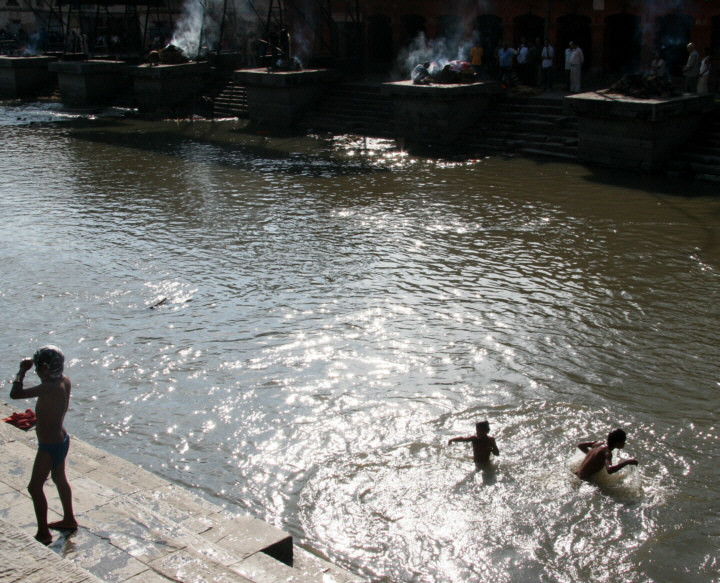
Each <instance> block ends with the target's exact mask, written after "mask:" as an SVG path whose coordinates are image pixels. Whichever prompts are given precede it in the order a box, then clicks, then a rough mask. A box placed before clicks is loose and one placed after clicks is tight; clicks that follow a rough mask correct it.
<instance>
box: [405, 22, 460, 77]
mask: <svg viewBox="0 0 720 583" xmlns="http://www.w3.org/2000/svg"><path fill="white" fill-rule="evenodd" d="M470 48H471V43H470V41H466V40H463V39H462V37H461V36H460V35H458V36H456V37H455V38H445V37H439V38H434V39H429V40H428V39H427V38H426V37H425V33H423V32H420V33H418V35H417V36H416V37H415V39H413V41H412V42H411V43H410V45H409V46H408V47H406V48H404V49H403V50H402V51H400V54H399V55H398V56H397V58H396V60H395V66H394V68H393V77H394V78H395V79H407V78H408V77H409V75H410V72H411V71H412V70H413V68H414V67H415V65H417V64H418V63H424V62H426V61H427V62H429V63H430V73H431V74H433V75H434V74H436V73H437V72H439V71H440V70H442V68H443V67H444V66H445V65H447V64H448V63H449V62H450V61H455V60H458V61H465V60H467V58H468V53H469V51H470Z"/></svg>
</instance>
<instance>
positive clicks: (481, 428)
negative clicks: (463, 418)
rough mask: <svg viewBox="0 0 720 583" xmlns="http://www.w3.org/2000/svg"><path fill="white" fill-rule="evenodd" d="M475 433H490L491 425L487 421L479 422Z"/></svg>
mask: <svg viewBox="0 0 720 583" xmlns="http://www.w3.org/2000/svg"><path fill="white" fill-rule="evenodd" d="M475 431H476V432H477V433H481V432H482V433H488V432H489V431H490V424H489V423H488V422H487V421H479V422H478V423H476V424H475Z"/></svg>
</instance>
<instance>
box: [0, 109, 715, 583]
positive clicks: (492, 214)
mask: <svg viewBox="0 0 720 583" xmlns="http://www.w3.org/2000/svg"><path fill="white" fill-rule="evenodd" d="M0 109H2V108H0ZM3 111H4V113H3V115H4V116H5V117H4V118H1V119H5V118H8V117H12V115H13V113H12V112H9V110H7V109H4V110H3ZM231 128H232V126H228V125H227V124H226V125H223V124H216V125H212V126H211V125H209V124H207V125H203V124H182V123H180V124H163V123H155V122H152V123H146V124H143V123H139V122H130V121H127V122H124V123H117V122H114V121H113V123H109V122H107V121H105V122H103V125H100V124H99V123H98V124H88V123H87V120H86V121H84V122H83V123H82V124H78V125H73V124H64V125H61V124H57V125H52V124H48V125H43V126H33V125H31V124H30V125H28V124H25V125H15V124H7V125H6V127H3V130H6V131H7V132H8V133H9V140H8V141H7V148H6V155H5V157H4V158H3V160H1V161H0V171H2V173H1V174H0V175H2V176H3V177H4V178H3V179H2V182H0V194H1V195H2V197H1V198H0V216H2V217H3V218H4V219H5V220H4V224H5V226H6V228H5V230H4V232H3V233H2V234H1V235H0V237H1V239H0V240H1V241H2V247H0V255H2V258H3V260H4V261H3V268H2V269H3V270H4V271H3V274H4V275H5V276H6V277H5V278H4V281H6V282H11V283H10V284H8V286H7V287H6V288H5V289H4V290H3V291H2V292H0V294H1V295H0V299H1V300H2V302H3V307H4V308H5V309H4V310H3V313H4V314H5V315H4V316H3V328H4V331H3V332H2V334H3V339H4V340H5V345H6V346H7V347H8V349H7V352H8V355H11V354H16V356H14V357H12V358H16V357H20V356H22V355H23V354H25V353H26V352H27V351H28V350H30V349H31V347H33V346H34V345H35V344H37V343H39V342H44V341H45V340H46V339H48V338H50V339H52V340H53V341H54V342H56V343H58V344H60V345H62V346H63V349H64V350H65V352H66V353H67V354H68V355H69V358H70V360H69V367H68V368H69V374H70V376H71V377H72V379H73V385H74V387H75V389H74V392H73V399H74V401H73V408H72V411H71V414H70V416H69V418H68V425H69V428H70V430H71V431H72V432H74V433H76V434H78V435H79V436H80V437H82V438H83V439H86V440H88V441H90V442H91V443H93V444H94V445H97V446H99V447H103V448H106V449H108V450H110V451H112V452H114V453H118V454H119V455H122V456H123V457H126V458H128V459H130V460H132V461H134V462H136V463H140V464H142V465H144V466H145V467H148V468H150V469H152V470H153V471H156V472H158V473H160V474H162V475H163V476H165V477H167V478H169V479H171V480H173V481H175V482H178V483H181V484H184V485H186V486H188V487H192V488H197V489H199V490H200V491H202V492H204V493H205V494H206V495H207V496H208V497H210V498H212V499H213V500H215V501H217V502H220V503H224V504H228V505H231V506H232V507H233V508H240V509H242V510H248V511H250V512H252V513H253V514H255V515H257V516H259V517H261V518H265V519H267V520H269V521H271V522H273V523H275V524H278V525H280V526H282V527H283V528H286V529H287V530H289V531H290V532H291V533H292V534H293V535H294V536H295V537H296V538H297V539H298V540H299V541H300V542H303V543H304V544H308V545H309V546H311V547H313V548H315V549H317V550H319V551H320V552H322V553H324V554H326V555H327V556H329V557H331V558H332V559H333V560H335V561H337V562H339V563H341V564H343V565H345V566H348V567H350V568H351V569H353V570H355V571H356V572H361V573H363V574H366V575H367V576H368V577H369V578H370V579H373V580H383V581H468V580H489V579H493V580H496V581H535V580H553V581H608V582H610V581H617V580H618V578H619V577H622V578H623V580H625V581H638V582H640V581H646V580H653V579H654V580H661V579H662V578H663V577H662V576H663V575H665V574H667V573H670V574H671V576H675V575H677V574H678V573H683V574H687V572H692V573H698V579H697V580H708V579H711V578H712V576H713V575H714V574H716V573H717V569H718V565H717V563H716V562H714V560H712V559H708V557H709V556H711V555H712V553H713V552H714V550H716V549H715V547H714V546H713V544H714V543H713V540H716V539H713V538H712V537H708V536H706V535H704V534H703V535H700V534H698V532H699V530H702V531H703V532H705V531H707V532H711V533H713V532H715V530H713V528H714V527H713V526H712V524H710V522H709V521H710V518H709V515H708V513H707V508H709V507H711V505H712V503H713V500H714V499H715V498H716V497H717V494H718V490H717V488H718V486H717V484H718V483H720V482H718V480H717V469H716V468H717V461H718V456H717V453H716V451H717V445H718V443H719V440H720V435H719V432H718V429H717V424H716V413H717V400H716V399H715V398H714V397H715V395H716V392H717V388H718V384H717V374H716V372H717V371H716V346H717V344H718V340H719V339H718V333H717V330H718V326H717V325H716V324H717V322H718V308H717V302H716V298H717V283H718V277H717V271H716V268H715V267H713V266H715V265H718V264H720V261H717V258H718V250H717V249H716V248H715V247H714V246H713V245H712V240H713V235H712V234H713V233H715V232H716V231H717V229H718V226H719V225H718V217H720V204H719V202H718V201H717V199H714V198H708V197H697V198H695V199H691V198H681V197H678V196H673V195H670V194H667V193H665V191H663V190H662V189H661V188H660V187H659V186H657V185H655V186H654V185H653V184H652V183H651V181H650V180H644V181H643V183H642V185H641V186H642V187H641V186H640V185H636V184H633V183H632V180H633V179H632V178H627V180H628V182H629V183H630V185H629V186H624V185H621V186H618V185H611V184H609V183H608V182H607V180H605V178H604V177H603V175H601V174H594V173H592V172H590V171H589V170H587V169H584V168H582V167H579V166H573V165H563V164H556V163H548V162H543V163H540V162H533V161H527V160H520V159H517V160H493V159H488V160H482V161H472V162H470V163H469V162H467V161H451V160H424V159H420V158H415V157H412V156H410V155H408V154H407V153H405V152H400V151H399V150H398V149H397V148H396V147H395V146H394V144H393V143H392V142H388V141H380V140H367V139H362V138H357V137H352V136H343V137H336V138H327V137H323V136H318V137H315V138H313V139H307V138H298V139H283V140H275V139H272V138H267V137H257V136H243V135H242V134H238V133H237V132H234V131H232V129H231ZM653 188H657V191H656V190H653ZM58 225H62V228H58ZM38 258H41V259H42V260H43V262H45V263H42V264H43V265H46V264H48V265H52V269H43V270H41V271H39V270H38ZM163 300H164V301H163ZM159 302H162V303H159ZM30 306H31V307H32V309H29V307H30ZM151 306H155V307H154V308H153V309H150V308H151ZM18 311H22V313H23V317H22V318H21V319H20V318H17V317H16V314H17V313H18ZM12 358H11V360H12ZM8 366H9V364H8ZM482 418H487V419H489V420H490V423H491V426H492V432H493V434H494V435H495V436H496V437H497V440H498V444H499V447H500V450H501V454H500V456H499V457H498V458H497V459H496V460H495V461H494V470H493V471H489V472H488V471H486V472H477V471H475V469H474V467H473V465H472V461H471V454H470V451H469V448H467V447H464V446H463V445H462V444H457V445H455V446H453V447H448V446H447V440H448V438H449V437H452V436H456V435H467V434H468V433H471V432H472V428H473V426H474V423H475V422H476V421H477V420H479V419H482ZM614 425H619V426H624V427H627V428H628V433H629V440H628V448H627V449H628V452H627V455H632V456H635V457H637V458H638V459H639V460H640V462H641V463H640V465H639V466H638V467H637V468H636V469H633V468H629V469H626V470H624V471H623V472H621V473H620V475H614V476H607V477H606V479H601V480H600V481H599V483H598V484H597V485H588V484H585V483H580V482H579V481H578V480H577V479H576V478H575V477H574V476H573V474H572V472H571V468H572V467H573V464H576V463H577V461H578V459H579V458H578V453H577V450H576V449H575V444H576V443H577V442H579V441H583V440H586V439H589V438H595V437H602V436H603V435H604V434H605V433H606V432H607V431H608V429H610V428H611V427H612V426H614ZM622 455H625V454H624V453H623V454H622ZM698 525H700V526H702V528H701V529H699V530H698ZM677 549H682V552H680V551H678V550H677ZM688 580H689V579H688Z"/></svg>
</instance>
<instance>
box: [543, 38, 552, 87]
mask: <svg viewBox="0 0 720 583" xmlns="http://www.w3.org/2000/svg"><path fill="white" fill-rule="evenodd" d="M554 57H555V49H554V48H553V46H552V45H551V44H550V39H549V38H546V39H545V46H543V48H542V52H541V53H540V59H541V67H542V82H543V89H544V90H545V91H550V90H551V89H552V88H553V58H554Z"/></svg>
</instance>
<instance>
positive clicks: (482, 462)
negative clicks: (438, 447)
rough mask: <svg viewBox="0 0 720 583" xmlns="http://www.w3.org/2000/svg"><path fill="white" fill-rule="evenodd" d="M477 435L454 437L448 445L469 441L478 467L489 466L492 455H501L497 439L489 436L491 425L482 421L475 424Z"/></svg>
mask: <svg viewBox="0 0 720 583" xmlns="http://www.w3.org/2000/svg"><path fill="white" fill-rule="evenodd" d="M475 433H476V434H475V435H469V436H468V437H453V438H452V439H450V440H449V441H448V445H450V444H451V443H455V442H458V441H469V442H471V443H472V446H473V460H475V465H476V466H477V467H483V466H487V465H488V464H489V463H490V454H491V453H492V454H494V455H500V450H499V449H498V446H497V444H496V443H495V438H494V437H491V436H490V435H488V433H490V423H488V422H487V421H480V422H479V423H476V424H475Z"/></svg>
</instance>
